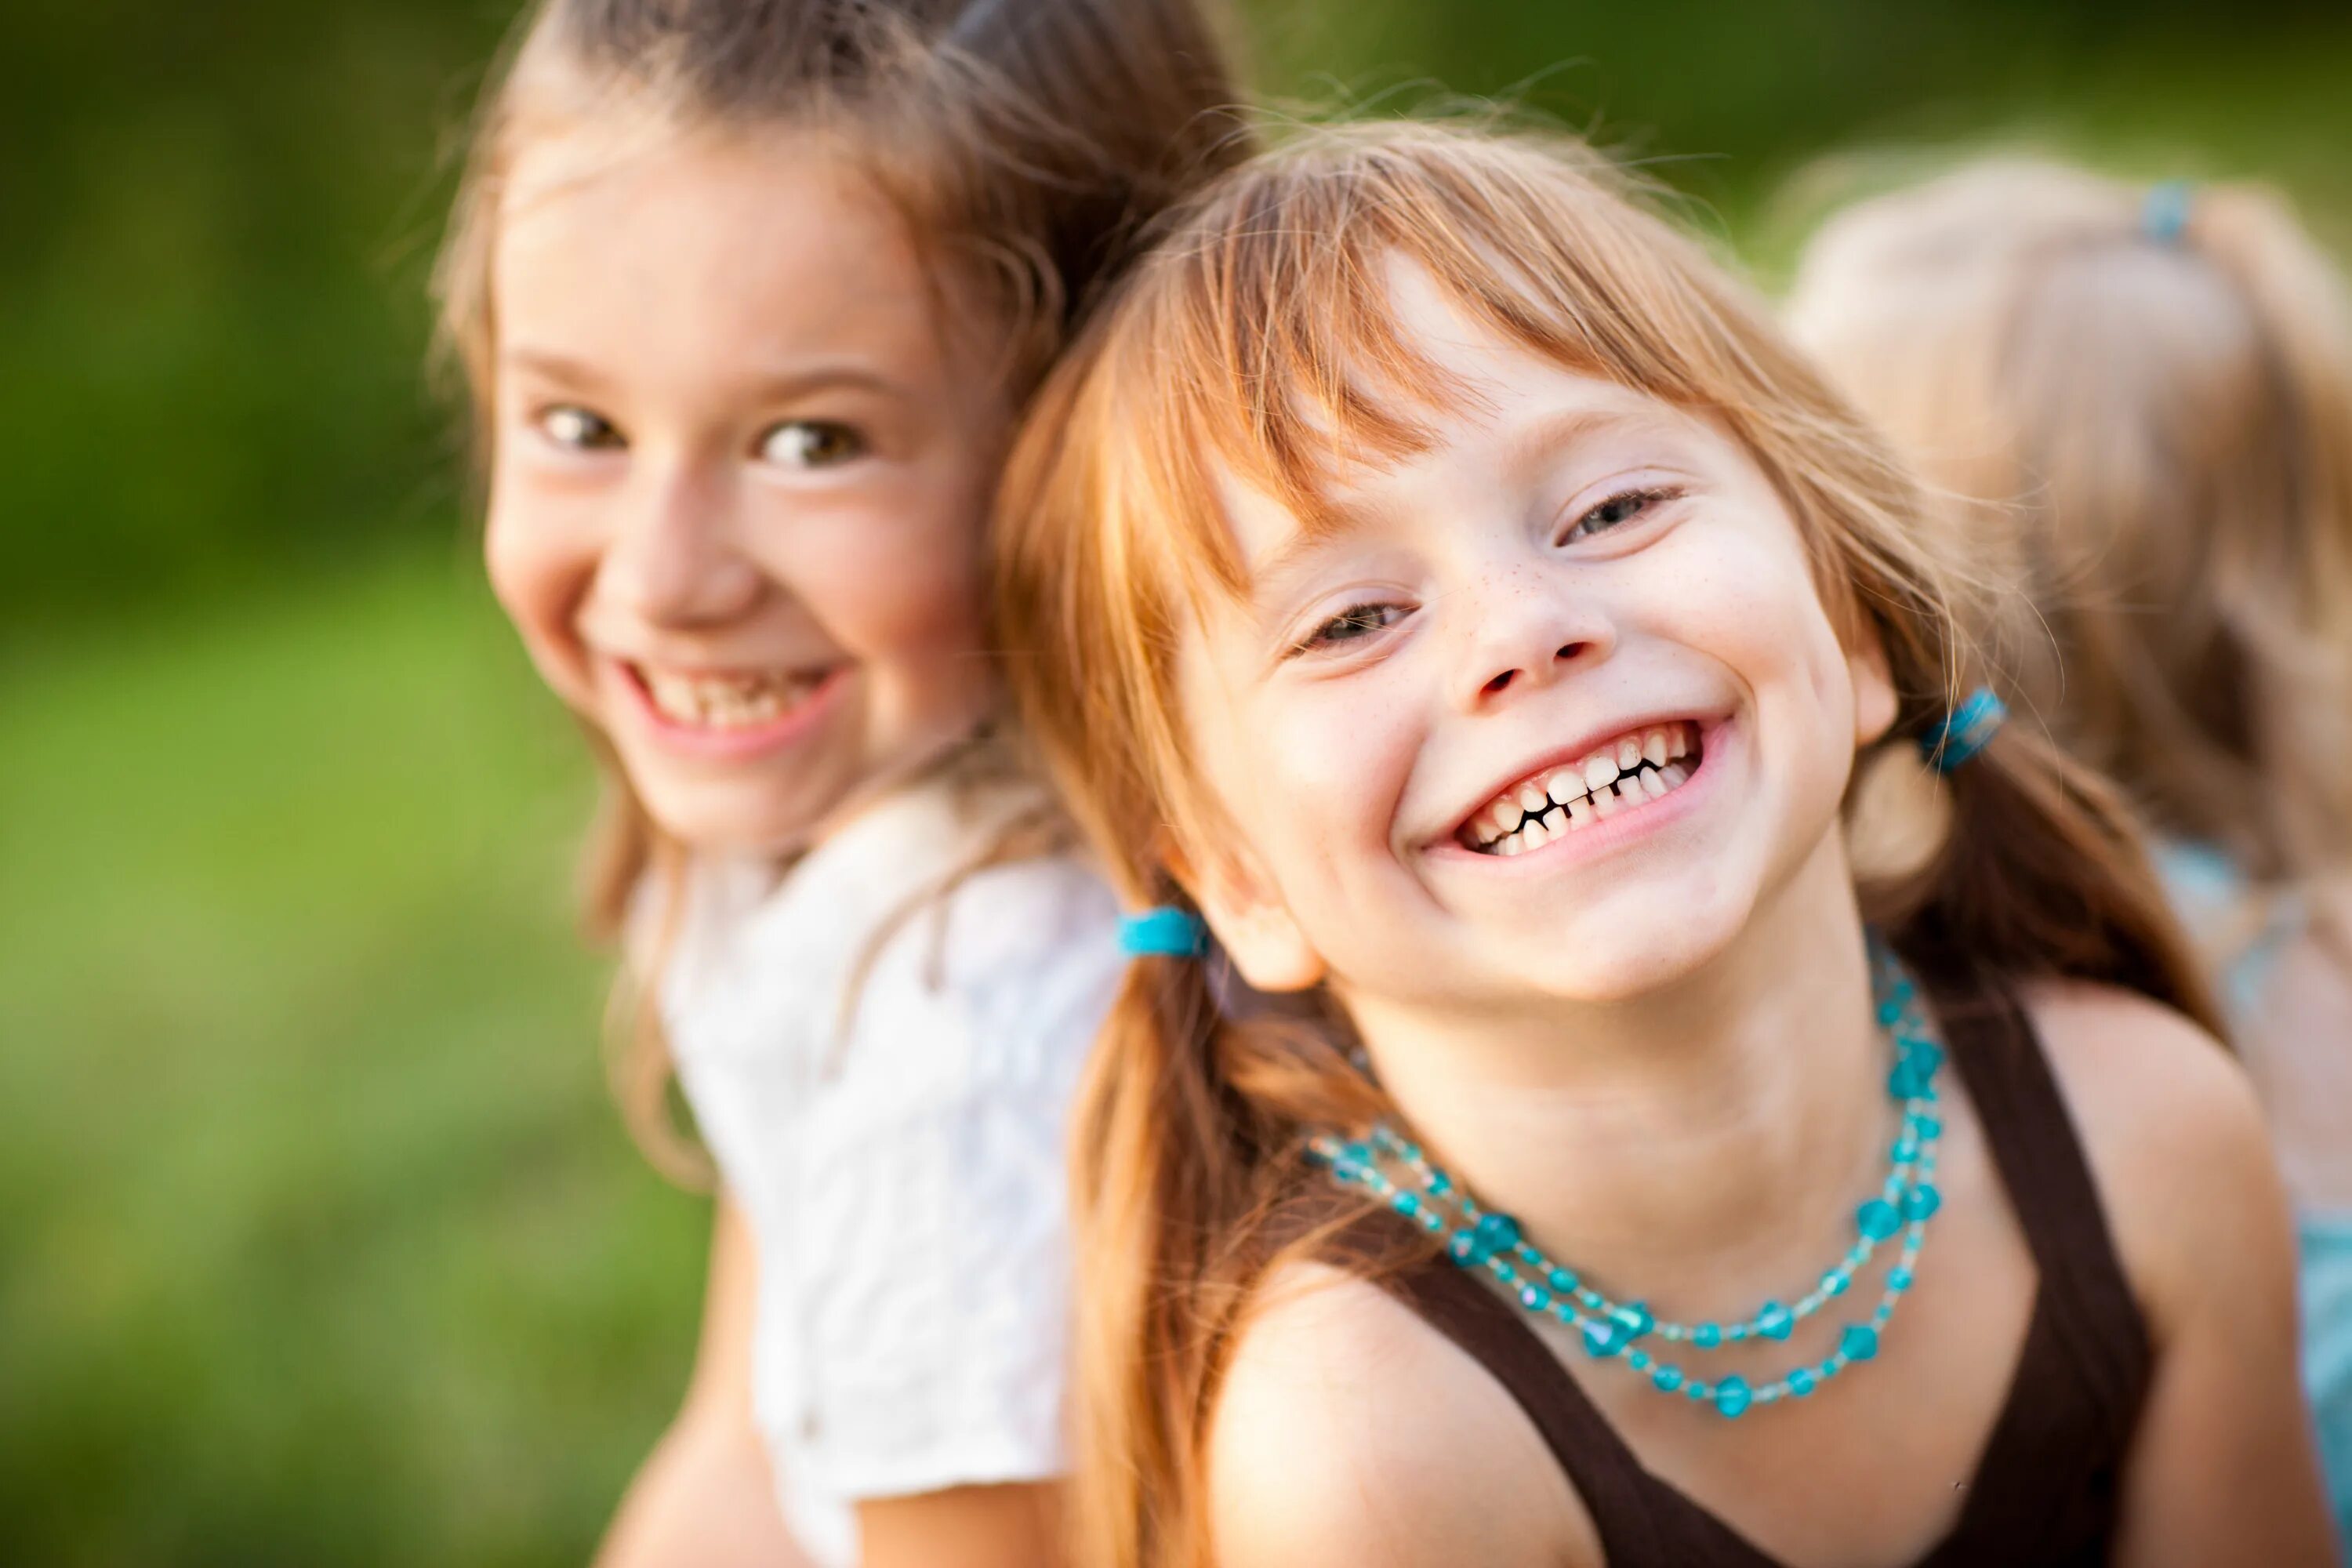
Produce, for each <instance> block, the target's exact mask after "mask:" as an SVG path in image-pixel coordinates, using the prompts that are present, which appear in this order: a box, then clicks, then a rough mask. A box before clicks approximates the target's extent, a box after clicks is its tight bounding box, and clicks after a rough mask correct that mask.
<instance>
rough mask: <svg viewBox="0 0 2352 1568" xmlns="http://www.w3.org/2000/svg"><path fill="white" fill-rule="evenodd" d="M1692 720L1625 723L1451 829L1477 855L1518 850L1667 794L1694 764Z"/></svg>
mask: <svg viewBox="0 0 2352 1568" xmlns="http://www.w3.org/2000/svg"><path fill="white" fill-rule="evenodd" d="M1699 757H1700V752H1699V732H1698V726H1697V725H1696V724H1693V723H1689V722H1686V721H1676V722H1675V723H1672V724H1655V725H1651V726H1649V727H1647V728H1645V729H1640V730H1629V731H1626V732H1625V733H1624V734H1622V735H1621V736H1619V737H1618V738H1617V739H1615V740H1613V741H1611V742H1608V743H1607V744H1605V745H1601V746H1598V747H1596V748H1594V750H1593V751H1592V752H1591V755H1589V756H1587V757H1585V758H1584V759H1583V760H1582V761H1581V762H1575V763H1562V764H1559V765H1556V766H1553V767H1549V768H1546V769H1545V770H1544V771H1543V772H1541V773H1531V774H1529V775H1528V777H1526V778H1524V779H1522V780H1520V781H1519V782H1518V783H1517V784H1513V785H1511V786H1510V787H1509V788H1508V789H1506V790H1504V791H1503V792H1502V793H1501V794H1500V795H1496V797H1495V798H1494V799H1493V800H1491V801H1489V802H1487V803H1486V805H1484V806H1482V807H1480V808H1479V810H1478V812H1477V814H1476V815H1475V816H1472V817H1471V818H1470V820H1469V821H1468V822H1465V823H1464V824H1463V825H1462V826H1461V828H1460V829H1459V830H1458V831H1457V832H1456V833H1455V835H1454V837H1456V838H1457V839H1459V840H1460V842H1461V843H1462V845H1463V847H1465V848H1467V849H1473V850H1475V851H1477V852H1478V853H1479V854H1481V855H1504V856H1510V855H1524V854H1526V853H1527V852H1528V850H1530V849H1539V848H1541V847H1543V846H1545V845H1547V844H1549V843H1550V842H1551V841H1552V840H1553V839H1555V838H1559V837H1564V836H1566V835H1568V834H1570V833H1574V832H1577V831H1579V830H1580V829H1582V828H1586V827H1590V826H1592V825H1593V824H1594V823H1596V822H1600V821H1602V820H1604V819H1605V818H1608V817H1612V816H1616V815H1617V814H1618V813H1619V812H1621V811H1624V810H1628V809H1630V808H1631V807H1633V806H1636V805H1647V804H1649V803H1650V802H1651V801H1654V800H1661V799H1664V797H1665V796H1667V795H1672V794H1673V793H1674V792H1675V791H1676V790H1678V789H1680V788H1682V786H1683V785H1685V784H1688V783H1689V782H1690V776H1691V774H1692V773H1695V772H1696V771H1697V769H1698V765H1699Z"/></svg>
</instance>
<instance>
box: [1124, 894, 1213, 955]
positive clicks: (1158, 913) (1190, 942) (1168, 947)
mask: <svg viewBox="0 0 2352 1568" xmlns="http://www.w3.org/2000/svg"><path fill="white" fill-rule="evenodd" d="M1118 947H1119V951H1120V952H1126V953H1132V954H1133V955H1134V956H1136V957H1138V958H1144V957H1150V956H1153V955H1157V956H1160V957H1163V958H1200V957H1202V956H1204V955H1205V954H1206V953H1207V952H1208V951H1209V928H1208V927H1207V926H1205V925H1202V923H1201V917H1200V916H1198V915H1196V914H1192V913H1191V912H1189V911H1187V910H1180V909H1177V908H1175V907H1174V906H1172V905H1170V904H1162V905H1160V907H1159V908H1158V909H1156V910H1144V911H1143V912H1142V913H1141V914H1139V915H1126V916H1122V917H1121V918H1120V920H1119V922H1118Z"/></svg>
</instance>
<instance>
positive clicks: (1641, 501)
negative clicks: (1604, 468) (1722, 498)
mask: <svg viewBox="0 0 2352 1568" xmlns="http://www.w3.org/2000/svg"><path fill="white" fill-rule="evenodd" d="M1682 493H1683V492H1682V491H1681V490H1679V489H1675V488H1674V487H1673V486H1671V485H1665V486H1656V487H1653V488H1651V489H1638V490H1621V491H1619V492H1618V493H1617V494H1615V495H1613V496H1611V497H1610V498H1609V499H1608V500H1604V501H1602V502H1601V504H1600V505H1598V506H1595V507H1592V508H1591V509H1589V510H1587V511H1586V512H1585V513H1584V515H1583V516H1581V517H1580V518H1578V519H1577V520H1576V521H1574V522H1572V523H1570V525H1569V529H1568V531H1567V532H1566V533H1564V534H1562V535H1561V536H1560V542H1561V543H1562V544H1573V543H1575V542H1577V541H1578V540H1580V539H1591V538H1592V537H1593V536H1594V535H1595V534H1599V533H1604V532H1606V531H1608V530H1609V529H1612V528H1622V527H1623V526H1624V525H1625V524H1627V523H1629V522H1632V521H1634V520H1635V519H1637V518H1639V517H1640V516H1641V515H1642V514H1643V512H1646V511H1648V510H1650V509H1651V508H1652V507H1654V506H1657V505H1659V504H1660V503H1662V502H1664V501H1670V500H1678V499H1679V498H1680V497H1681V495H1682ZM1627 501H1632V502H1633V503H1634V506H1633V510H1632V511H1629V512H1627V513H1626V514H1625V515H1624V516H1622V517H1621V518H1618V519H1617V520H1616V521H1613V522H1610V523H1607V524H1604V525H1603V526H1602V527H1600V528H1596V529H1593V530H1592V531H1591V532H1582V531H1580V530H1582V529H1583V528H1584V526H1585V525H1586V524H1587V523H1589V522H1591V521H1592V520H1593V519H1594V518H1596V517H1599V516H1600V515H1601V513H1602V512H1604V511H1607V510H1609V509H1610V508H1611V507H1614V506H1622V505H1624V504H1625V503H1626V502H1627Z"/></svg>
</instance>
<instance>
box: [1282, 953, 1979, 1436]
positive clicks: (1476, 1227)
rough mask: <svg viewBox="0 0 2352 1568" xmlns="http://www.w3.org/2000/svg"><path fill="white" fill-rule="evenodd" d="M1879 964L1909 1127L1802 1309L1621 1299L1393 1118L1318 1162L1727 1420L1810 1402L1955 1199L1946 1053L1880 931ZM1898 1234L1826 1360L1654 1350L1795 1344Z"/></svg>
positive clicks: (1871, 1325) (1468, 1265) (1874, 981)
mask: <svg viewBox="0 0 2352 1568" xmlns="http://www.w3.org/2000/svg"><path fill="white" fill-rule="evenodd" d="M1870 960H1871V990H1872V993H1873V995H1874V1000H1875V1004H1876V1007H1877V1016H1878V1025H1879V1027H1880V1029H1881V1030H1883V1031H1884V1032H1885V1034H1886V1035H1887V1036H1888V1037H1889V1038H1890V1039H1891V1040H1892V1041H1893V1042H1894V1047H1895V1066H1894V1068H1892V1069H1891V1070H1890V1071H1889V1072H1888V1074H1887V1078H1886V1090H1887V1094H1888V1096H1889V1098H1891V1099H1892V1100H1895V1103H1896V1104H1897V1105H1898V1106H1900V1107H1901V1109H1902V1129H1901V1131H1899V1132H1898V1133H1897V1134H1896V1136H1895V1142H1894V1143H1893V1144H1892V1145H1891V1146H1890V1147H1889V1149H1888V1151H1887V1158H1888V1165H1887V1172H1886V1178H1885V1181H1884V1182H1883V1183H1882V1184H1880V1187H1879V1190H1878V1193H1877V1194H1876V1195H1875V1196H1874V1197H1872V1198H1870V1199H1868V1200H1867V1201H1865V1202H1864V1204H1862V1205H1861V1206H1860V1207H1858V1208H1857V1209H1855V1210H1854V1231H1855V1239H1854V1242H1853V1246H1851V1247H1848V1248H1847V1249H1846V1252H1845V1254H1844V1256H1843V1257H1842V1258H1839V1259H1838V1261H1837V1262H1836V1263H1835V1264H1833V1265H1832V1266H1831V1267H1830V1268H1828V1269H1826V1270H1824V1271H1823V1272H1822V1276H1821V1278H1820V1279H1819V1280H1818V1282H1816V1283H1815V1284H1814V1286H1813V1288H1812V1289H1810V1290H1808V1291H1806V1292H1805V1294H1804V1295H1802V1296H1801V1297H1799V1298H1798V1300H1797V1301H1796V1303H1795V1305H1793V1306H1789V1305H1784V1304H1782V1303H1781V1302H1780V1301H1779V1300H1770V1301H1767V1302H1765V1303H1764V1304H1763V1305H1762V1306H1761V1307H1759V1308H1758V1309H1757V1310H1755V1311H1753V1312H1751V1313H1749V1314H1748V1316H1747V1317H1746V1318H1744V1319H1741V1320H1739V1321H1734V1322H1728V1323H1723V1322H1700V1323H1683V1322H1674V1321H1664V1320H1661V1319H1659V1318H1657V1317H1655V1316H1654V1315H1653V1314H1652V1312H1651V1311H1650V1309H1649V1308H1648V1307H1646V1306H1644V1305H1643V1303H1641V1302H1640V1301H1619V1300H1614V1299H1612V1298H1611V1297H1609V1296H1607V1295H1604V1294H1603V1293H1602V1292H1601V1291H1600V1290H1598V1289H1594V1288H1593V1287H1592V1286H1591V1285H1590V1284H1588V1283H1587V1282H1586V1281H1585V1280H1584V1279H1582V1278H1581V1277H1580V1275H1579V1274H1578V1273H1577V1272H1576V1270H1574V1269H1573V1268H1567V1267H1565V1266H1564V1265H1562V1264H1559V1263H1558V1262H1555V1261H1554V1260H1553V1259H1551V1258H1547V1257H1545V1256H1544V1255H1543V1253H1542V1252H1540V1251H1538V1249H1537V1248H1536V1247H1533V1246H1532V1245H1530V1244H1529V1243H1528V1241H1527V1240H1526V1239H1525V1238H1524V1237H1521V1236H1520V1234H1519V1226H1518V1222H1517V1220H1515V1219H1513V1218H1512V1217H1511V1216H1510V1215H1507V1214H1503V1213H1500V1212H1498V1211H1496V1210H1493V1209H1488V1208H1484V1207H1482V1206H1480V1205H1479V1204H1478V1203H1477V1201H1476V1200H1475V1199H1474V1198H1472V1197H1471V1196H1470V1194H1467V1193H1465V1192H1463V1191H1462V1190H1461V1188H1460V1186H1459V1185H1458V1184H1456V1183H1455V1182H1454V1180H1453V1178H1452V1177H1450V1176H1448V1175H1447V1174H1446V1173H1444V1171H1442V1170H1439V1169H1438V1168H1437V1167H1436V1166H1434V1165H1433V1164H1432V1163H1430V1162H1429V1160H1428V1158H1427V1156H1426V1155H1424V1154H1423V1152H1422V1150H1421V1148H1420V1146H1419V1145H1418V1144H1416V1143H1414V1142H1412V1141H1411V1140H1410V1139H1407V1138H1405V1137H1403V1136H1402V1135H1401V1134H1400V1133H1398V1132H1397V1131H1395V1130H1394V1129H1393V1128H1391V1127H1389V1126H1387V1125H1386V1124H1379V1125H1375V1126H1374V1127H1373V1128H1372V1129H1371V1131H1370V1133H1368V1134H1367V1135H1366V1136H1365V1137H1363V1138H1361V1139H1354V1140H1348V1139H1341V1138H1339V1137H1336V1136H1333V1135H1330V1134H1324V1135H1322V1136H1319V1137H1318V1138H1316V1139H1315V1140H1313V1141H1312V1142H1310V1143H1309V1145H1308V1149H1307V1152H1308V1156H1309V1157H1310V1158H1311V1159H1313V1160H1314V1161H1315V1162H1316V1163H1318V1164H1320V1165H1322V1166H1323V1167H1324V1168H1325V1169H1326V1170H1327V1171H1328V1172H1329V1173H1330V1174H1331V1177H1332V1179H1333V1180H1335V1181H1337V1182H1339V1184H1342V1185H1345V1186H1351V1187H1357V1188H1360V1189H1363V1190H1365V1191H1367V1192H1370V1193H1371V1194H1373V1195H1374V1196H1376V1197H1378V1198H1379V1199H1381V1202H1383V1203H1385V1204H1386V1205H1388V1206H1389V1207H1391V1208H1392V1209H1394V1210H1395V1211H1396V1212H1397V1213H1398V1214H1400V1215H1403V1216H1404V1217H1405V1218H1406V1219H1409V1220H1411V1221H1412V1222H1413V1223H1415V1224H1417V1225H1419V1226H1422V1227H1423V1229H1424V1230H1426V1231H1428V1232H1429V1233H1430V1234H1431V1235H1433V1236H1442V1237H1444V1243H1445V1255H1446V1256H1447V1257H1448V1258H1451V1259H1453V1261H1454V1263H1455V1264H1456V1265H1458V1266H1459V1267H1461V1268H1465V1269H1477V1268H1483V1269H1485V1270H1486V1272H1487V1273H1488V1274H1490V1275H1492V1276H1493V1277H1494V1279H1496V1281H1497V1282H1498V1283H1500V1284H1501V1285H1502V1286H1503V1288H1504V1289H1505V1290H1507V1292H1508V1293H1509V1294H1510V1295H1511V1296H1512V1298H1513V1299H1514V1300H1517V1302H1518V1303H1519V1305H1520V1306H1521V1307H1523V1308H1524V1309H1526V1310H1528V1311H1529V1312H1533V1313H1535V1314H1537V1315H1538V1316H1543V1317H1549V1318H1552V1319H1555V1320H1557V1321H1559V1322H1562V1323H1565V1324H1567V1325H1568V1326H1569V1327H1570V1328H1571V1329H1574V1330H1575V1331H1577V1332H1578V1334H1579V1335H1580V1337H1581V1338H1582V1340H1583V1342H1584V1348H1585V1350H1586V1351H1587V1352H1590V1353H1591V1355H1592V1356H1593V1357H1594V1358H1595V1359H1596V1360H1602V1361H1608V1360H1622V1361H1623V1363H1625V1365H1626V1366H1627V1367H1629V1368H1630V1369H1632V1370H1633V1372H1634V1373H1639V1374H1642V1375H1644V1376H1646V1377H1647V1378H1648V1380H1649V1383H1650V1385H1651V1386H1652V1387H1653V1388H1654V1389H1656V1390H1657V1391H1658V1392H1659V1393H1660V1394H1675V1395H1679V1396H1680V1397H1682V1398H1684V1399H1686V1400H1689V1401H1690V1402H1691V1403H1693V1404H1696V1405H1707V1406H1709V1407H1710V1408H1712V1409H1713V1410H1715V1411H1716V1413H1717V1414H1718V1415H1723V1416H1725V1417H1726V1418H1736V1417H1738V1416H1739V1415H1743V1414H1745V1413H1746V1412H1747V1411H1748V1408H1749V1407H1750V1406H1753V1405H1773V1404H1777V1403H1779V1402H1780V1401H1781V1400H1783V1399H1802V1398H1804V1397H1805V1396H1806V1395H1808V1394H1811V1393H1812V1392H1813V1391H1814V1390H1815V1389H1817V1388H1819V1387H1821V1385H1822V1384H1825V1383H1827V1382H1828V1381H1829V1380H1830V1379H1832V1378H1833V1377H1835V1376H1837V1375H1838V1374H1839V1373H1843V1372H1844V1371H1845V1370H1846V1369H1847V1368H1848V1367H1850V1366H1853V1364H1855V1363H1858V1362H1865V1361H1869V1360H1870V1359H1872V1358H1873V1357H1874V1356H1875V1355H1877V1353H1878V1342H1879V1336H1880V1335H1882V1334H1883V1333H1885V1331H1886V1327H1887V1325H1888V1324H1889V1323H1890V1322H1892V1321H1894V1318H1895V1308H1896V1307H1897V1306H1898V1305H1899V1304H1900V1303H1901V1301H1902V1300H1903V1295H1904V1292H1905V1291H1906V1290H1908V1289H1910V1288H1911V1281H1912V1279H1913V1277H1914V1273H1915V1270H1916V1268H1917V1265H1918V1261H1919V1254H1920V1251H1921V1249H1922V1248H1923V1247H1925V1246H1926V1245H1927V1222H1928V1220H1929V1219H1931V1218H1933V1217H1934V1215H1935V1213H1936V1210H1937V1208H1938V1207H1939V1206H1941V1205H1942V1202H1943V1199H1942V1197H1941V1195H1940V1194H1938V1192H1937V1188H1936V1150H1937V1143H1938V1142H1940V1141H1941V1139H1942V1137H1943V1132H1944V1125H1943V1121H1942V1119H1941V1118H1940V1117H1939V1116H1937V1106H1936V1074H1937V1070H1938V1069H1939V1068H1941V1067H1942V1066H1943V1063H1944V1052H1943V1047H1940V1046H1938V1045H1937V1043H1936V1039H1935V1033H1934V1028H1933V1026H1932V1025H1930V1024H1929V1022H1928V1020H1927V1015H1926V1012H1925V1010H1924V1009H1923V1007H1922V1006H1921V1005H1920V1001H1919V994H1918V988H1917V987H1916V985H1914V984H1912V981H1911V977H1910V976H1909V975H1908V974H1907V973H1905V971H1904V968H1903V964H1902V962H1901V961H1900V960H1899V959H1897V958H1896V957H1895V954H1894V952H1892V951H1891V950H1890V949H1888V948H1887V947H1886V945H1885V943H1884V942H1880V941H1879V940H1878V939H1877V938H1876V937H1875V936H1873V937H1872V939H1871V942H1870ZM1396 1173H1403V1174H1404V1175H1405V1176H1406V1177H1407V1178H1408V1181H1409V1183H1410V1184H1407V1183H1405V1182H1400V1181H1399V1180H1398V1179H1397V1175H1396ZM1898 1236H1899V1237H1901V1238H1902V1239H1901V1242H1900V1247H1899V1250H1898V1252H1897V1253H1896V1256H1895V1266H1894V1268H1891V1269H1889V1270H1888V1272H1887V1276H1886V1284H1885V1288H1884V1289H1883V1290H1882V1291H1881V1292H1880V1294H1879V1298H1878V1302H1877V1305H1876V1306H1875V1307H1874V1309H1873V1310H1872V1311H1871V1312H1870V1314H1869V1315H1868V1316H1867V1317H1866V1318H1861V1319H1856V1320H1854V1321H1849V1322H1848V1323H1847V1324H1846V1325H1845V1327H1844V1328H1843V1330H1841V1331H1839V1334H1838V1341H1837V1348H1836V1349H1835V1350H1834V1351H1832V1352H1831V1353H1830V1354H1829V1355H1828V1356H1827V1357H1826V1358H1824V1359H1822V1360H1821V1361H1819V1362H1808V1363H1803V1364H1801V1365H1799V1366H1796V1367H1792V1368H1790V1370H1789V1371H1788V1372H1787V1373H1784V1374H1782V1375H1781V1376H1780V1377H1778V1378H1775V1379H1773V1380H1772V1381H1771V1382H1769V1383H1766V1384H1762V1385H1761V1386H1753V1387H1751V1386H1750V1385H1749V1384H1748V1381H1747V1379H1745V1378H1743V1377H1741V1376H1739V1375H1738V1373H1730V1374H1727V1375H1726V1376H1723V1377H1719V1378H1717V1379H1716V1380H1715V1381H1714V1382H1713V1383H1708V1382H1706V1380H1704V1379H1701V1378H1698V1377H1695V1376H1693V1375H1692V1374H1691V1373H1689V1372H1688V1371H1686V1370H1685V1368H1683V1367H1682V1366H1680V1365H1677V1364H1675V1363H1673V1362H1670V1361H1666V1360H1664V1359H1663V1355H1664V1352H1660V1351H1654V1350H1652V1349H1651V1348H1650V1347H1651V1346H1652V1345H1654V1344H1659V1345H1686V1346H1688V1347H1689V1348H1691V1349H1692V1350H1695V1351H1712V1350H1717V1349H1720V1348H1722V1347H1724V1346H1727V1345H1733V1344H1739V1343H1742V1342H1748V1341H1751V1340H1767V1341H1773V1342H1779V1341H1782V1340H1786V1339H1787V1338H1788V1337H1789V1336H1790V1333H1791V1332H1792V1331H1794V1330H1795V1328H1796V1326H1797V1325H1798V1324H1799V1323H1801V1322H1803V1321H1805V1320H1806V1319H1808V1318H1810V1317H1811V1316H1813V1315H1814V1314H1815V1313H1816V1312H1819V1311H1820V1310H1822V1309H1823V1308H1824V1307H1826V1306H1828V1305H1829V1304H1830V1303H1831V1302H1832V1301H1833V1300H1839V1299H1841V1298H1843V1296H1844V1295H1845V1294H1846V1292H1847V1290H1848V1289H1851V1288H1852V1286H1853V1279H1854V1275H1855V1274H1856V1273H1857V1272H1858V1271H1859V1270H1860V1269H1861V1268H1863V1267H1864V1265H1866V1264H1867V1263H1869V1261H1870V1260H1871V1258H1873V1257H1874V1256H1875V1255H1876V1253H1877V1251H1878V1248H1879V1246H1880V1244H1881V1243H1883V1242H1886V1241H1889V1240H1892V1239H1894V1238H1895V1237H1898Z"/></svg>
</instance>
